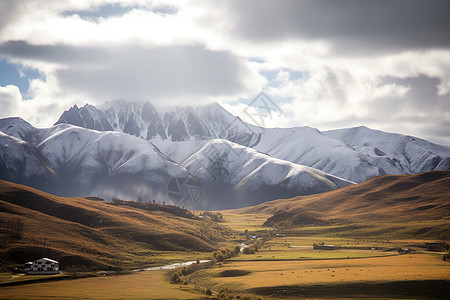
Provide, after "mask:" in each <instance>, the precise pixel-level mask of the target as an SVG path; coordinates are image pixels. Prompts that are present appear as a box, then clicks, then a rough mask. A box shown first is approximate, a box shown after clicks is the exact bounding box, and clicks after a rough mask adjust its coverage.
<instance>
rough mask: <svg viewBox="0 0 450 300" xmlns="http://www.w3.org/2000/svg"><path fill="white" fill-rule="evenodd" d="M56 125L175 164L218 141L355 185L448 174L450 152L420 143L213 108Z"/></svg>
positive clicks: (123, 108)
mask: <svg viewBox="0 0 450 300" xmlns="http://www.w3.org/2000/svg"><path fill="white" fill-rule="evenodd" d="M57 123H70V124H75V125H78V126H80V125H81V126H82V127H86V128H93V129H97V130H111V128H112V130H114V131H118V132H125V133H129V134H132V135H136V136H140V137H142V138H144V139H147V140H151V141H152V143H153V144H154V145H156V146H157V147H158V148H159V149H160V150H161V151H162V152H163V153H164V154H166V155H167V156H168V157H170V158H171V159H172V160H174V161H176V162H178V163H181V162H183V161H184V160H185V159H187V158H188V157H189V156H190V155H192V154H194V153H195V152H196V151H198V150H200V149H201V148H202V147H204V146H205V144H206V143H207V142H208V141H209V140H211V139H216V138H223V139H226V140H228V141H231V142H235V143H237V144H240V145H244V146H248V147H251V148H253V149H255V150H257V151H259V152H262V153H265V154H267V155H269V156H271V157H273V158H278V159H282V160H286V161H289V162H292V163H295V164H299V165H305V166H309V167H312V168H315V169H319V170H322V171H324V172H326V173H329V174H332V175H334V176H337V177H340V178H345V179H347V180H350V181H354V182H358V183H359V182H364V181H366V180H367V179H369V178H372V177H374V176H377V175H384V174H415V173H420V172H426V171H432V170H448V169H450V148H449V147H447V146H441V145H437V144H433V143H430V142H427V141H425V140H422V139H419V138H415V137H410V136H406V135H401V134H392V133H386V132H382V131H378V130H372V129H369V128H366V127H355V128H348V129H339V130H333V131H324V132H321V131H319V130H317V129H315V128H310V127H295V128H263V127H258V126H254V125H251V124H248V123H245V122H243V121H242V120H240V119H239V118H237V117H235V116H233V115H231V114H230V113H229V112H227V111H226V110H225V109H224V108H222V107H221V106H220V105H219V104H217V103H216V104H211V105H205V106H199V107H195V108H193V107H185V108H177V109H172V110H168V111H166V112H164V113H163V112H160V111H158V110H157V109H156V108H155V107H153V106H152V105H151V104H150V103H142V104H130V103H128V104H126V103H121V102H114V103H110V104H109V106H107V107H106V108H105V109H103V110H98V109H96V108H95V107H94V106H92V105H86V106H84V107H82V108H78V107H76V106H74V107H72V108H71V109H69V110H68V111H66V112H64V114H63V115H62V116H61V118H60V119H59V121H58V122H57ZM104 128H108V129H104Z"/></svg>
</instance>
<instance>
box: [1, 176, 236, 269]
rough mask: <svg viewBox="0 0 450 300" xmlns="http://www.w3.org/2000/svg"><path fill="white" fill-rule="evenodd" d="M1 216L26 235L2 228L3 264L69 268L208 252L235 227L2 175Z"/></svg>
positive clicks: (127, 265)
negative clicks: (52, 190)
mask: <svg viewBox="0 0 450 300" xmlns="http://www.w3.org/2000/svg"><path fill="white" fill-rule="evenodd" d="M0 219H3V220H10V219H11V220H20V221H21V222H23V224H24V230H23V234H22V236H21V237H20V238H14V237H9V235H8V234H7V233H4V232H1V231H0V241H1V242H0V261H1V264H0V269H2V268H3V269H4V270H5V269H12V268H13V267H15V266H18V265H22V264H23V263H24V262H26V261H31V260H34V259H37V258H41V257H50V258H52V259H56V260H58V261H59V262H60V265H61V267H62V268H63V269H65V268H69V267H70V266H78V267H82V266H85V267H83V268H86V269H91V270H105V269H133V268H140V267H146V266H151V265H155V264H165V263H168V262H173V261H177V260H186V259H187V260H195V259H197V258H201V259H204V258H207V257H209V256H210V253H211V252H212V251H213V250H215V249H217V248H218V247H219V242H221V241H225V240H226V238H227V236H228V235H229V230H228V229H227V228H225V227H223V226H221V225H220V224H217V223H214V222H212V221H210V220H193V219H188V218H184V217H180V216H177V215H173V214H170V213H168V212H164V211H147V210H143V209H140V208H136V207H128V206H126V205H120V206H115V205H110V204H108V203H107V202H104V201H92V200H89V199H85V198H64V197H56V196H53V195H50V194H46V193H43V192H41V191H38V190H35V189H32V188H29V187H26V186H22V185H17V184H13V183H8V182H5V181H0Z"/></svg>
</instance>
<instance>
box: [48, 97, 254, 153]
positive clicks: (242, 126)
mask: <svg viewBox="0 0 450 300" xmlns="http://www.w3.org/2000/svg"><path fill="white" fill-rule="evenodd" d="M60 123H68V124H73V125H77V126H80V127H84V128H90V129H96V130H101V131H107V130H114V131H117V132H124V133H127V134H130V135H134V136H137V137H142V138H144V139H147V140H150V139H161V140H170V141H172V142H179V141H190V140H210V139H213V138H220V137H222V138H226V139H228V140H231V141H234V142H237V143H240V144H242V145H246V146H248V145H250V146H251V145H253V144H255V143H256V142H257V140H258V133H260V132H261V131H262V130H261V129H260V128H259V127H257V126H253V125H249V124H247V123H245V122H242V121H241V120H240V119H239V118H236V117H234V116H233V115H231V114H230V113H228V112H227V111H226V110H225V109H223V108H222V107H221V106H220V105H219V104H217V103H215V104H210V105H203V106H198V107H181V108H173V109H169V110H167V111H165V112H164V113H163V112H162V110H160V111H158V110H157V109H156V108H155V107H154V106H153V105H152V104H150V103H149V102H145V103H124V102H120V101H116V102H111V103H108V104H107V105H106V106H105V109H103V110H99V109H97V108H95V107H94V106H93V105H89V104H86V105H85V106H84V107H81V108H78V106H76V105H75V106H73V107H72V108H70V109H69V110H67V111H65V112H64V113H63V114H62V115H61V117H60V118H59V120H58V121H57V122H56V124H60Z"/></svg>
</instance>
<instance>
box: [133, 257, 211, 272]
mask: <svg viewBox="0 0 450 300" xmlns="http://www.w3.org/2000/svg"><path fill="white" fill-rule="evenodd" d="M210 261H211V260H209V259H208V260H201V261H200V263H206V262H210ZM196 263H197V261H196V260H192V261H186V262H181V263H174V264H170V265H164V266H159V267H151V268H143V269H135V270H133V271H134V272H141V271H157V270H171V269H176V268H179V267H185V266H189V265H193V264H196Z"/></svg>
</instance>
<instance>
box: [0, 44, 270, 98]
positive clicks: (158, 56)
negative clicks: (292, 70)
mask: <svg viewBox="0 0 450 300" xmlns="http://www.w3.org/2000/svg"><path fill="white" fill-rule="evenodd" d="M0 54H3V55H4V56H7V57H9V58H11V59H17V60H28V61H37V62H45V63H49V64H53V65H54V71H53V73H54V75H55V78H56V80H57V81H58V85H59V86H60V88H61V89H63V90H66V91H67V92H68V93H74V92H76V93H84V94H85V95H86V96H87V97H89V98H90V99H93V100H94V101H99V100H100V101H106V100H114V99H125V100H156V101H159V100H164V101H175V102H178V103H179V102H180V101H186V100H189V101H191V102H192V101H193V100H195V102H197V103H201V102H207V101H212V99H218V98H221V97H225V98H227V97H234V98H236V97H239V96H240V95H242V94H246V93H255V92H257V91H258V90H260V88H261V83H262V82H263V81H262V77H261V76H260V75H259V74H258V73H257V72H256V71H254V70H252V69H251V68H250V66H249V63H248V62H247V61H246V60H244V59H240V58H238V57H236V56H235V55H233V54H232V53H230V52H226V51H211V50H207V49H204V48H202V47H199V46H179V45H175V46H157V47H151V46H150V47H143V46H139V45H125V46H121V47H114V48H107V47H84V46H70V45H31V44H29V43H27V42H24V41H16V42H7V43H4V44H3V45H0Z"/></svg>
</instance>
